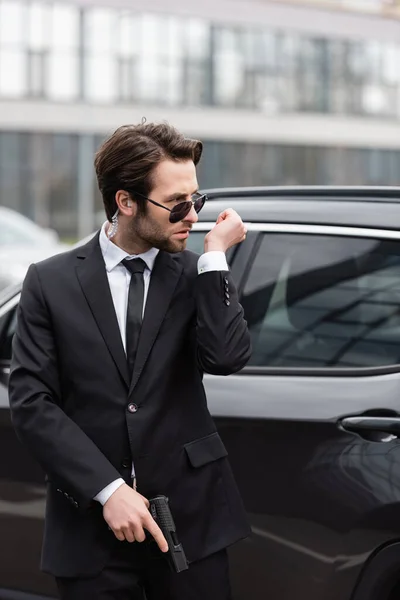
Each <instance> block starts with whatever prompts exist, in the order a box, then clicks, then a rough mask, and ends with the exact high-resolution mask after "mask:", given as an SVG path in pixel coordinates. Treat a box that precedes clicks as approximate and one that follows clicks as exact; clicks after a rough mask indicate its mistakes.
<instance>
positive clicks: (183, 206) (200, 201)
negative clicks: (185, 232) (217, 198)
mask: <svg viewBox="0 0 400 600" xmlns="http://www.w3.org/2000/svg"><path fill="white" fill-rule="evenodd" d="M206 200H207V196H206V195H205V194H203V195H202V196H199V197H198V198H197V199H196V200H195V201H194V202H191V201H190V200H188V201H187V202H179V204H177V205H176V206H174V208H173V209H172V211H171V213H170V215H169V220H170V223H178V222H179V221H182V219H184V218H185V217H186V216H187V215H188V214H189V213H190V211H191V209H192V206H193V208H194V210H195V211H196V212H197V213H199V212H200V211H201V209H202V208H203V206H204V203H205V201H206Z"/></svg>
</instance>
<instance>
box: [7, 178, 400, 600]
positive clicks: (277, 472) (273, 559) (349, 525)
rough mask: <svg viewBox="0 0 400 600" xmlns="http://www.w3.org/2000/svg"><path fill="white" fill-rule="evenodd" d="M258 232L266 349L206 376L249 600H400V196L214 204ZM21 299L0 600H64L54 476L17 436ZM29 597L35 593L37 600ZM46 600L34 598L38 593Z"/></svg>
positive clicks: (256, 306) (256, 343) (344, 192)
mask: <svg viewBox="0 0 400 600" xmlns="http://www.w3.org/2000/svg"><path fill="white" fill-rule="evenodd" d="M209 196H210V199H211V200H212V201H210V202H209V203H208V204H207V205H206V207H205V208H204V210H203V212H202V213H201V221H200V222H199V223H198V224H197V226H196V228H195V230H194V231H193V232H192V233H191V235H190V242H189V247H190V248H191V249H194V250H195V251H197V252H201V251H202V245H203V238H204V235H205V232H206V231H208V230H209V229H210V228H211V227H212V225H213V223H214V222H215V219H216V217H217V215H218V214H219V212H220V211H222V210H223V209H224V208H227V207H229V206H231V207H233V208H235V209H236V210H237V211H238V212H239V213H240V214H241V216H242V218H243V220H244V221H246V222H247V223H248V225H247V228H248V231H249V233H248V236H247V239H246V241H245V242H243V243H242V244H240V245H239V246H238V247H236V248H234V249H232V250H231V251H230V252H229V253H228V258H229V262H230V266H231V271H232V274H233V277H234V278H235V280H236V283H237V285H238V289H239V291H240V295H241V302H242V305H243V307H244V310H245V314H246V318H247V320H248V324H249V329H250V332H251V336H252V341H253V355H252V357H251V359H250V362H249V364H248V366H247V367H246V368H244V369H243V370H242V371H241V372H240V373H239V374H236V375H232V376H230V377H228V378H223V377H215V376H205V385H206V389H207V394H208V399H209V407H210V411H211V413H212V414H213V416H214V417H215V420H216V423H217V426H218V429H219V432H220V434H221V437H222V439H223V441H224V443H225V445H226V447H227V450H228V452H229V456H230V461H231V464H232V467H233V470H234V472H235V476H236V479H237V482H238V484H239V487H240V490H241V493H242V496H243V499H244V502H245V506H246V509H247V512H248V515H249V518H250V521H251V525H252V531H253V535H252V537H250V538H249V539H247V540H245V541H243V542H241V543H240V544H237V545H235V546H234V547H232V549H231V551H230V555H231V565H232V580H233V586H234V597H235V599H236V600H249V599H251V600H293V599H295V598H304V599H305V600H395V599H397V598H398V597H400V541H399V540H400V442H399V440H398V436H400V232H399V231H398V227H399V225H400V189H392V188H350V189H349V188H294V189H292V188H278V189H271V188H269V189H267V188H262V189H259V188H253V189H234V190H232V189H231V190H213V191H211V192H210V193H209ZM19 293H20V288H19V287H17V288H16V289H14V291H9V292H8V293H7V295H3V297H2V298H1V299H0V367H1V368H0V377H1V382H2V385H0V407H1V410H0V417H1V432H0V450H1V457H2V459H1V466H0V539H1V560H0V600H5V599H9V598H14V599H18V598H20V599H21V600H22V598H30V599H34V598H36V599H37V598H39V597H41V596H51V595H52V594H53V595H55V590H54V586H53V583H52V581H51V579H50V578H48V577H46V576H45V575H43V574H41V573H40V572H39V570H38V564H39V555H40V545H41V536H42V527H43V514H44V497H45V484H44V474H43V473H42V472H41V470H40V469H39V467H38V466H37V465H36V464H35V463H34V461H33V459H32V458H31V456H30V455H29V454H28V453H27V452H26V451H25V450H24V448H23V447H22V446H21V445H20V444H19V442H18V441H17V439H16V437H15V434H14V432H13V430H12V428H11V425H10V415H9V408H8V399H7V391H6V385H7V373H8V369H9V361H10V353H11V340H12V336H13V332H14V329H15V320H16V317H15V314H16V307H17V305H18V300H19ZM18 592H25V593H27V594H28V593H29V594H30V595H29V596H25V595H22V594H21V595H20V594H19V593H18ZM35 594H36V595H35Z"/></svg>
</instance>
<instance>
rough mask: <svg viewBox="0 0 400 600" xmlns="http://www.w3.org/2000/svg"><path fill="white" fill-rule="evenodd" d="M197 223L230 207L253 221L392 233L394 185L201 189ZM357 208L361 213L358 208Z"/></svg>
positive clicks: (398, 215)
mask: <svg viewBox="0 0 400 600" xmlns="http://www.w3.org/2000/svg"><path fill="white" fill-rule="evenodd" d="M202 191H204V192H205V193H206V194H207V196H208V198H209V201H208V202H207V203H206V204H205V206H204V208H203V210H202V211H201V213H200V215H199V217H200V221H214V220H215V219H216V218H217V216H218V215H219V213H220V212H221V211H222V210H224V209H226V208H228V207H231V208H233V209H235V210H236V211H237V212H238V213H239V214H240V216H241V217H242V219H243V220H244V221H246V222H253V223H265V222H267V223H268V222H269V223H277V222H279V223H301V224H307V223H309V224H324V225H336V226H340V225H342V226H352V227H363V228H364V227H365V228H368V227H370V228H374V229H379V228H382V229H397V228H398V226H399V225H400V187H355V186H354V187H336V186H329V187H324V186H298V187H292V186H291V187H250V188H249V187H247V188H245V187H243V188H220V189H210V190H202ZM361 204H362V209H361V206H360V205H361Z"/></svg>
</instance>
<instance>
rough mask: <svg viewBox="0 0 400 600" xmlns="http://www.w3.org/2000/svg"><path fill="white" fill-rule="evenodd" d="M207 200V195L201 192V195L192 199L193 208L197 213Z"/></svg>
mask: <svg viewBox="0 0 400 600" xmlns="http://www.w3.org/2000/svg"><path fill="white" fill-rule="evenodd" d="M206 200H207V196H206V195H205V194H203V195H202V196H199V198H197V200H195V201H194V205H193V206H194V210H195V211H196V212H197V213H199V212H200V211H201V209H202V208H203V206H204V204H205V201H206Z"/></svg>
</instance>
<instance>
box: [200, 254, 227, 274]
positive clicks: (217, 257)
mask: <svg viewBox="0 0 400 600" xmlns="http://www.w3.org/2000/svg"><path fill="white" fill-rule="evenodd" d="M208 271H229V267H228V263H227V262H226V256H225V252H221V251H219V250H211V251H210V252H205V253H204V254H202V255H201V256H200V258H199V260H198V262H197V272H198V274H199V275H200V274H201V273H207V272H208Z"/></svg>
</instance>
